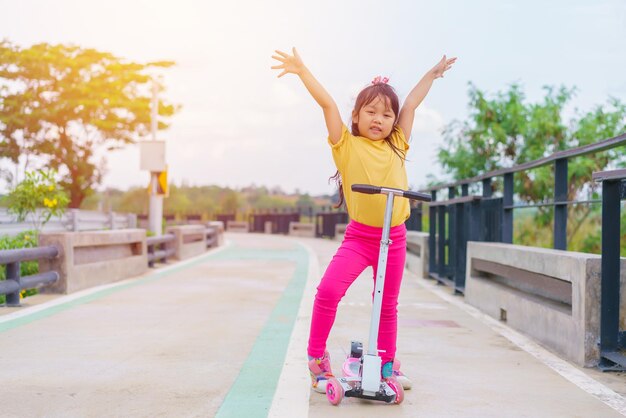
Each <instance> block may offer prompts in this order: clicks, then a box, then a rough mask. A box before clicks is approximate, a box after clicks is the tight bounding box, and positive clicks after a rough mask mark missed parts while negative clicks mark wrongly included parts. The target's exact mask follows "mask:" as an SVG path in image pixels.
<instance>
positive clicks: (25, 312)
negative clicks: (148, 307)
mask: <svg viewBox="0 0 626 418" xmlns="http://www.w3.org/2000/svg"><path fill="white" fill-rule="evenodd" d="M230 246H232V242H231V241H228V240H225V242H224V245H223V246H221V247H219V248H215V249H211V250H209V251H207V252H205V253H203V254H200V255H198V256H195V257H192V258H189V259H187V260H183V261H178V262H176V263H175V264H172V265H170V266H167V267H161V268H159V269H158V270H153V271H150V270H148V271H147V272H146V273H145V274H143V275H142V276H135V277H131V278H129V279H124V280H121V281H119V282H115V283H110V284H105V285H101V286H96V287H91V288H89V289H85V290H81V291H78V292H76V293H72V294H70V295H64V296H59V297H58V298H56V299H54V300H51V301H48V302H44V303H41V304H39V305H36V306H29V307H23V308H21V309H20V310H19V311H15V312H11V313H10V314H6V315H2V316H0V324H1V323H4V322H8V321H12V320H14V319H17V318H22V317H25V316H29V315H32V314H34V313H37V312H41V311H44V310H46V309H49V308H52V307H55V306H58V305H63V304H65V303H68V302H71V301H73V300H76V299H80V298H82V297H85V296H89V295H92V294H94V293H98V292H101V291H103V290H107V289H113V288H116V287H120V286H125V285H127V284H130V283H133V282H135V281H137V280H141V279H147V278H149V277H150V276H152V275H154V274H162V273H167V272H168V271H169V270H172V269H179V268H184V267H185V266H186V265H187V264H191V263H194V262H196V261H198V260H199V259H202V258H203V257H207V256H208V255H214V254H217V253H219V252H222V251H224V250H225V249H227V248H228V247H230Z"/></svg>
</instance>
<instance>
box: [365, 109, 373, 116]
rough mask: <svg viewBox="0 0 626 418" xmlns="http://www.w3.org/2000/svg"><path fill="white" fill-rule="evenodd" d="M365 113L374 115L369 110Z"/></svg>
mask: <svg viewBox="0 0 626 418" xmlns="http://www.w3.org/2000/svg"><path fill="white" fill-rule="evenodd" d="M365 113H367V114H368V115H373V114H374V112H372V111H371V110H368V111H366V112H365Z"/></svg>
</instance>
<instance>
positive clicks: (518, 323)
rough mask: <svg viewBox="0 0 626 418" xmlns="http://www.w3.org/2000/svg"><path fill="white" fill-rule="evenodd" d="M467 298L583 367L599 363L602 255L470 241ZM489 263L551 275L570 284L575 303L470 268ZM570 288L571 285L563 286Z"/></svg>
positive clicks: (624, 310) (624, 319) (624, 265)
mask: <svg viewBox="0 0 626 418" xmlns="http://www.w3.org/2000/svg"><path fill="white" fill-rule="evenodd" d="M467 251H468V254H467V276H466V282H465V300H466V301H467V302H468V303H470V304H471V305H473V306H475V307H477V308H479V309H480V310H482V311H483V312H485V313H487V314H488V315H490V316H492V317H494V318H497V319H502V316H503V315H505V316H506V322H507V324H508V325H509V326H511V327H512V328H515V329H517V330H519V331H522V332H524V333H525V334H528V335H530V336H531V337H533V338H535V339H536V340H538V341H539V342H540V343H542V344H544V345H545V346H547V347H549V348H551V349H553V350H554V351H556V352H557V353H559V354H561V355H563V356H564V357H565V358H567V359H569V360H571V361H573V362H575V363H576V364H578V365H581V366H587V367H593V366H595V365H597V363H598V360H599V349H598V342H599V336H600V256H599V255H593V254H586V253H577V252H572V251H560V250H552V249H544V248H536V247H525V246H520V245H511V244H500V243H478V242H470V243H468V250H467ZM475 259H478V260H485V261H489V262H494V263H498V264H500V265H503V266H510V267H514V268H515V269H519V270H521V271H528V272H532V273H539V274H541V275H545V276H549V278H547V281H548V282H549V281H550V280H557V282H554V283H555V284H558V285H559V286H561V288H563V285H564V284H565V285H566V286H569V285H571V295H568V296H569V297H570V299H571V305H568V304H567V303H566V302H563V301H560V302H559V301H555V300H552V299H550V298H547V297H545V295H542V294H541V293H542V292H541V291H538V292H533V291H532V290H531V289H524V286H518V285H517V283H515V282H514V281H511V279H510V278H506V277H499V276H497V275H487V274H484V273H481V272H479V271H477V270H473V269H472V260H475ZM565 288H566V289H567V287H565ZM621 293H622V294H621V310H620V325H621V329H624V325H626V259H623V260H622V262H621Z"/></svg>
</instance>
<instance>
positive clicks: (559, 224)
mask: <svg viewBox="0 0 626 418" xmlns="http://www.w3.org/2000/svg"><path fill="white" fill-rule="evenodd" d="M554 248H555V249H556V250H567V158H560V159H558V160H556V161H555V162H554Z"/></svg>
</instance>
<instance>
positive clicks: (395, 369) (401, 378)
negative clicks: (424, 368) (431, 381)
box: [392, 360, 413, 390]
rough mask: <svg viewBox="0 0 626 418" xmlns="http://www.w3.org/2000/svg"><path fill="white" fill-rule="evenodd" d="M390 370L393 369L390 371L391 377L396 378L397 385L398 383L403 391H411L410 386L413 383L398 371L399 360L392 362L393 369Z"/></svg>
mask: <svg viewBox="0 0 626 418" xmlns="http://www.w3.org/2000/svg"><path fill="white" fill-rule="evenodd" d="M392 369H393V370H392V373H393V376H394V377H395V378H396V380H397V381H398V383H400V384H401V385H402V389H404V390H409V389H411V386H412V385H413V383H412V382H411V379H409V378H408V377H406V376H405V375H404V373H402V372H401V371H400V360H394V361H393V368H392Z"/></svg>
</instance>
